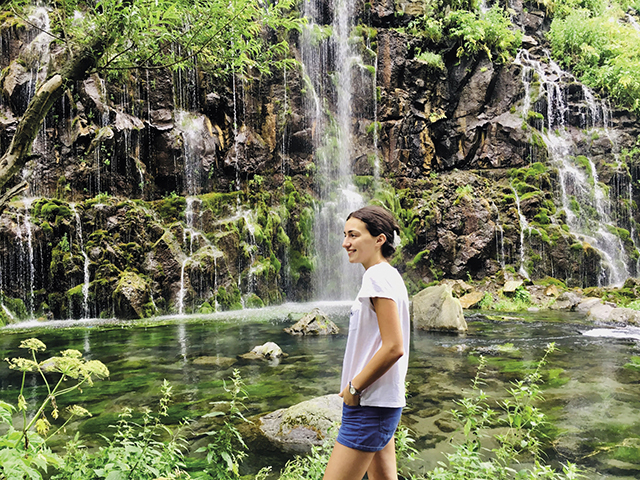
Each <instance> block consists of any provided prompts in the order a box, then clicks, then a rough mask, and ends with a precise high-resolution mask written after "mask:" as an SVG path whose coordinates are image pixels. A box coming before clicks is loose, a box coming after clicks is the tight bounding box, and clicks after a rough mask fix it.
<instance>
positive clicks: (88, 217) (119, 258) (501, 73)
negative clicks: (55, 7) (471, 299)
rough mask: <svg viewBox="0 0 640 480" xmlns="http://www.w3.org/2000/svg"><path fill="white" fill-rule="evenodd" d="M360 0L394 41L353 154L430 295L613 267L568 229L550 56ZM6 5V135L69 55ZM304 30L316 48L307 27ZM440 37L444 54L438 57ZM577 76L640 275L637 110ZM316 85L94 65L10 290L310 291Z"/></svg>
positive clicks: (359, 96) (61, 135)
mask: <svg viewBox="0 0 640 480" xmlns="http://www.w3.org/2000/svg"><path fill="white" fill-rule="evenodd" d="M359 7H360V10H359V17H358V18H359V22H360V23H361V24H364V25H365V26H366V27H367V28H366V29H361V30H360V31H359V33H358V39H356V40H354V41H357V42H361V43H362V44H363V45H364V44H365V40H366V42H368V43H367V48H371V49H373V50H374V51H375V52H377V60H376V74H377V88H376V99H375V102H372V98H371V97H372V95H373V92H371V91H369V90H367V89H365V88H356V89H355V94H354V102H353V108H354V110H362V111H358V113H359V114H362V113H364V114H365V116H368V117H369V118H368V120H367V121H366V122H360V123H358V122H354V125H353V130H354V132H355V135H354V138H355V142H356V148H355V149H354V151H356V152H357V154H356V155H355V156H354V158H353V161H352V169H353V171H354V173H355V176H356V184H357V185H358V186H359V187H360V190H361V192H362V193H363V195H364V196H365V197H366V198H368V199H376V200H377V201H379V202H381V203H383V204H385V205H386V206H388V207H389V208H391V209H392V210H393V211H394V212H395V213H396V215H398V217H399V218H400V219H401V221H402V224H403V248H402V250H401V253H400V254H399V255H398V256H397V257H396V258H394V262H395V263H396V264H397V265H398V267H399V268H400V269H401V270H402V271H403V272H404V274H405V277H406V278H407V281H408V282H409V284H410V286H411V288H412V290H414V291H415V290H417V289H419V288H420V287H422V286H424V285H426V284H428V283H430V282H432V281H434V280H438V279H440V278H443V277H451V278H464V279H467V278H469V277H471V278H474V279H480V278H484V277H491V276H494V275H498V276H500V275H504V274H505V272H506V273H507V274H515V272H518V271H519V270H520V271H525V272H526V273H527V275H529V276H530V277H531V278H532V279H534V280H535V279H540V278H544V277H546V276H553V277H555V278H559V279H561V280H563V281H565V282H566V283H567V284H569V285H579V286H589V285H598V284H599V283H602V282H607V281H608V274H607V272H606V269H605V268H603V265H602V261H603V255H602V254H601V252H600V251H599V250H598V249H597V248H595V247H594V246H593V245H591V244H590V243H589V241H587V240H585V238H582V237H580V236H579V235H576V233H575V232H572V231H571V228H569V226H568V224H567V215H568V214H567V212H566V206H565V205H563V204H562V202H561V200H560V198H561V193H562V192H561V191H560V189H561V187H562V185H561V183H562V182H561V180H562V178H561V177H562V170H561V168H559V167H558V166H557V164H555V163H554V162H552V161H551V158H550V153H549V148H548V145H547V144H546V143H545V140H544V137H543V135H544V134H545V124H544V121H542V120H540V116H542V117H543V119H544V118H545V117H546V116H547V112H548V111H549V108H548V107H549V103H550V102H551V100H550V96H549V93H548V92H547V93H545V91H544V89H542V90H541V91H540V92H541V93H540V95H539V96H538V97H537V98H534V99H533V101H532V105H531V107H530V108H529V110H528V111H523V103H524V102H525V99H526V98H528V97H527V92H526V88H525V87H526V85H527V83H526V82H527V80H526V79H525V78H524V77H523V71H524V70H525V69H526V68H528V67H526V66H525V65H524V64H523V63H520V64H519V63H518V62H517V61H516V60H513V61H510V62H506V63H499V62H497V61H495V60H494V61H491V60H489V59H488V58H487V57H486V56H485V55H478V56H477V57H475V58H472V59H469V58H464V57H463V58H458V57H457V56H456V52H455V49H451V48H449V49H446V48H444V49H443V48H442V46H441V45H440V46H436V45H433V44H431V43H430V42H429V41H428V40H426V39H424V38H421V37H416V36H412V35H409V34H407V33H406V31H407V30H406V29H403V28H402V27H406V26H407V25H408V23H409V21H410V20H411V19H412V18H414V17H415V16H417V15H420V14H422V11H423V10H422V9H423V8H424V7H423V4H422V2H419V3H418V2H416V3H414V2H390V1H375V2H372V3H371V4H370V5H369V4H366V5H365V4H364V3H363V4H360V5H359ZM512 7H513V5H512ZM513 8H515V9H516V11H517V12H518V14H517V16H516V17H514V18H515V21H516V22H517V23H518V24H519V25H520V26H521V27H522V28H523V29H524V33H525V37H524V41H523V49H524V50H526V51H527V52H528V55H530V56H531V57H532V58H534V59H540V60H541V63H544V59H545V58H546V53H545V46H546V40H545V37H544V34H545V31H546V30H547V29H548V25H549V23H550V19H549V18H548V17H547V16H546V15H545V13H544V12H542V11H540V10H538V9H537V7H536V6H535V5H533V4H532V5H516V6H515V7H513ZM329 20H330V19H327V22H328V21H329ZM3 22H4V23H3V25H2V27H1V31H2V43H1V45H0V46H1V49H2V56H1V60H0V62H1V63H0V66H2V68H3V74H2V77H1V80H0V87H1V89H2V96H1V100H0V148H1V149H2V150H4V149H6V148H7V146H8V144H9V141H10V138H11V136H12V134H13V132H14V131H15V128H16V125H17V122H18V121H19V119H20V116H21V114H22V113H23V112H24V109H25V108H26V104H27V102H28V100H29V98H30V95H32V92H33V89H34V88H35V86H36V85H37V82H38V81H39V80H38V79H39V78H40V77H42V75H45V74H46V67H47V66H48V65H45V63H44V62H43V59H44V58H45V56H43V55H40V56H39V57H38V60H37V61H35V60H32V61H26V60H25V58H24V55H25V51H26V48H27V46H28V45H30V44H31V43H32V42H33V40H34V39H35V38H36V35H37V34H36V32H35V31H34V30H33V29H30V27H29V26H28V25H25V24H23V23H20V22H18V21H16V20H15V19H13V20H12V19H11V17H8V19H7V18H5V20H3ZM365 37H366V38H365ZM291 47H292V55H294V56H296V57H297V58H299V56H300V51H299V49H298V38H297V37H296V36H295V35H293V36H292V39H291ZM436 47H437V48H439V49H440V50H439V52H440V54H441V56H442V64H441V65H439V66H438V65H433V64H430V63H428V62H425V61H423V60H420V58H419V52H421V51H424V50H427V49H429V48H436ZM46 48H49V49H52V50H55V48H56V47H55V46H49V45H48V46H47V47H46ZM363 48H364V47H363ZM525 73H526V72H525ZM553 74H554V73H553V72H551V71H549V75H550V76H551V75H553ZM525 76H526V75H525ZM558 81H559V82H560V83H559V89H560V91H561V92H562V95H563V96H564V97H563V98H564V99H565V100H566V105H567V111H566V114H565V118H566V121H565V124H564V125H563V128H564V129H565V130H566V131H567V132H568V136H569V137H570V139H571V142H572V151H571V155H572V157H576V158H577V157H580V156H584V157H588V158H589V159H590V160H591V162H592V164H593V165H594V167H595V169H596V171H597V173H598V176H597V182H599V183H600V184H602V185H604V186H605V187H606V190H607V192H608V194H609V196H610V198H611V205H610V208H609V209H610V210H611V212H612V213H611V215H612V217H613V218H614V221H615V226H614V227H613V229H614V230H615V235H617V238H619V240H620V248H621V249H622V250H624V252H625V254H626V258H627V260H628V262H627V263H628V265H626V267H627V268H626V271H627V273H628V274H629V275H636V274H637V273H638V272H637V271H636V267H635V262H636V261H637V258H638V252H637V249H636V244H637V242H638V238H637V234H636V233H635V232H636V231H637V228H636V221H637V209H636V208H635V202H636V201H637V189H636V188H635V183H636V180H637V176H638V175H637V170H636V166H635V165H637V163H638V155H637V153H634V152H635V151H636V150H637V149H636V141H637V138H638V135H639V134H640V130H639V129H638V123H637V120H636V119H635V118H634V117H632V116H630V115H629V114H627V113H626V112H623V111H617V110H615V109H613V108H610V109H609V110H608V116H607V119H606V122H607V123H606V125H605V127H606V132H604V130H605V127H603V126H602V125H604V123H603V121H602V120H601V121H600V123H599V124H596V123H597V122H595V121H594V120H593V115H591V116H590V113H589V112H590V108H591V104H589V103H588V101H587V100H588V99H585V96H584V90H583V88H582V86H580V85H579V84H578V83H577V82H576V81H575V80H574V79H572V77H570V75H566V77H565V78H558ZM329 83H330V82H329ZM542 83H543V82H538V85H540V84H542ZM543 86H544V85H543ZM356 87H357V85H356ZM305 94H306V93H305V82H304V80H303V75H302V72H301V70H300V69H292V70H289V71H287V72H286V73H285V72H274V73H273V75H272V76H270V77H268V78H259V79H242V78H235V79H229V80H228V81H226V82H223V83H221V82H220V81H215V80H214V79H211V78H208V77H207V75H206V74H204V73H203V72H199V71H191V72H182V73H181V74H179V75H178V74H175V73H171V72H167V71H149V72H143V71H140V72H132V73H131V74H130V75H127V76H125V77H123V79H121V80H119V81H117V82H114V81H108V80H106V79H105V78H101V77H100V76H98V75H95V74H94V75H91V76H90V77H89V78H88V79H86V80H85V81H83V82H77V83H76V84H75V85H74V87H73V88H72V89H71V90H70V91H68V92H67V94H66V95H64V97H63V98H62V99H61V100H60V101H59V102H58V103H57V104H56V105H55V106H54V108H53V109H52V110H51V112H50V113H49V115H48V116H47V118H46V120H45V123H44V125H43V127H42V129H41V132H40V134H39V136H38V138H37V139H36V142H35V143H34V147H33V157H32V159H31V160H30V161H29V163H28V165H27V167H26V169H25V174H26V175H28V176H29V178H30V190H29V192H28V195H27V196H28V198H29V200H26V201H25V200H19V201H16V202H15V203H14V204H12V206H11V207H10V208H9V209H8V210H7V211H5V213H4V214H3V215H2V217H0V250H1V251H0V262H1V263H0V268H1V273H0V278H1V285H0V287H1V289H2V291H3V292H4V296H5V298H6V299H7V301H9V299H20V300H21V301H22V302H23V304H24V311H26V312H28V313H30V314H33V315H36V316H38V315H40V316H52V317H55V318H69V317H82V316H86V315H90V316H100V315H103V316H109V315H121V316H126V317H140V316H148V315H152V314H155V313H165V312H181V313H186V312H190V311H198V310H200V311H203V312H207V311H210V310H215V309H221V308H239V307H242V306H253V305H256V306H259V305H261V304H264V303H277V302H281V301H283V300H285V299H286V300H306V299H309V294H310V293H309V292H310V291H311V290H310V288H309V284H310V276H311V272H312V271H313V269H314V261H316V259H314V255H313V251H314V242H317V241H321V239H320V240H318V239H314V238H313V216H314V201H315V200H314V199H315V198H316V193H317V191H318V189H319V188H320V185H321V183H322V179H321V178H319V176H318V175H317V174H316V173H317V166H316V165H315V163H314V161H315V156H314V145H315V143H314V132H315V125H314V124H313V123H312V122H311V121H310V120H309V116H308V115H306V113H305V105H306V102H305ZM327 108H328V109H329V110H330V109H331V108H332V106H331V105H329V106H327ZM374 110H375V112H374ZM530 112H532V113H530ZM541 112H542V113H541ZM376 122H377V123H376ZM372 125H373V127H374V128H375V129H376V134H375V135H374V134H372ZM592 127H593V128H596V129H599V130H598V131H599V132H600V134H599V135H597V134H595V133H594V131H595V130H594V129H593V128H592ZM605 133H606V134H605ZM375 157H378V158H379V159H380V165H379V169H380V178H379V179H374V178H373V175H374V173H375V168H374V166H373V165H372V163H371V161H370V159H371V158H375ZM25 208H27V210H28V211H27V210H25ZM523 218H524V219H525V220H526V222H527V223H526V228H525V227H524V223H523ZM625 232H626V234H625ZM337 248H339V246H338V247H337ZM87 272H88V273H87ZM509 272H512V273H509ZM16 308H17V307H16Z"/></svg>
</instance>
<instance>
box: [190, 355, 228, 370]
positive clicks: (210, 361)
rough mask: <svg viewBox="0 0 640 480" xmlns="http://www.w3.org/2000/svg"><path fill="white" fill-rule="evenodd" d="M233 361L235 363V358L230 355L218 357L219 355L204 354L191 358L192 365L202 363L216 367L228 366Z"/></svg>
mask: <svg viewBox="0 0 640 480" xmlns="http://www.w3.org/2000/svg"><path fill="white" fill-rule="evenodd" d="M234 363H236V359H235V358H230V357H220V356H216V357H213V356H204V357H198V358H195V359H194V360H193V364H194V365H203V366H206V367H218V368H229V367H230V366H232V365H233V364H234Z"/></svg>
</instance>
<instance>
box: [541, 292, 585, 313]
mask: <svg viewBox="0 0 640 480" xmlns="http://www.w3.org/2000/svg"><path fill="white" fill-rule="evenodd" d="M581 300H582V296H581V295H579V294H577V293H575V292H564V293H561V294H560V296H559V297H558V298H557V299H556V301H555V303H553V305H551V306H550V307H549V308H550V309H551V310H573V309H574V308H575V306H576V305H578V304H579V303H580V301H581Z"/></svg>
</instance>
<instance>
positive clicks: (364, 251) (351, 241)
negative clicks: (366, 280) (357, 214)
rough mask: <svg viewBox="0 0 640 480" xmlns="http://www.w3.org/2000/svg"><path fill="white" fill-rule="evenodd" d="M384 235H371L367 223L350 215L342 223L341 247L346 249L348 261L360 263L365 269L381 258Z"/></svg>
mask: <svg viewBox="0 0 640 480" xmlns="http://www.w3.org/2000/svg"><path fill="white" fill-rule="evenodd" d="M385 241H386V239H385V237H384V235H382V234H381V235H378V236H377V237H374V236H372V235H371V234H370V233H369V230H367V225H366V224H365V223H364V222H363V221H362V220H360V219H359V218H353V217H351V218H350V219H349V220H347V222H346V223H345V224H344V241H343V242H342V248H344V249H345V250H346V251H347V255H348V256H349V262H350V263H361V264H362V265H363V266H364V268H365V269H367V268H369V267H370V266H372V265H375V264H376V263H379V262H380V261H381V260H382V253H381V250H380V249H381V248H382V245H383V244H384V242H385Z"/></svg>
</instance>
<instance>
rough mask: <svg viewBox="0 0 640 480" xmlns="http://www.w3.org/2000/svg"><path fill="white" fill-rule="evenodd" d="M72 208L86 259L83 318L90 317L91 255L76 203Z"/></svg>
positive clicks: (82, 251)
mask: <svg viewBox="0 0 640 480" xmlns="http://www.w3.org/2000/svg"><path fill="white" fill-rule="evenodd" d="M71 210H72V212H73V215H74V217H75V220H76V233H77V236H78V245H79V246H80V253H82V258H83V259H84V266H83V273H84V278H83V283H82V318H89V285H90V283H89V281H90V273H89V255H87V252H86V251H85V249H84V239H83V235H82V220H81V219H80V214H79V213H78V211H77V210H76V207H75V205H71Z"/></svg>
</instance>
